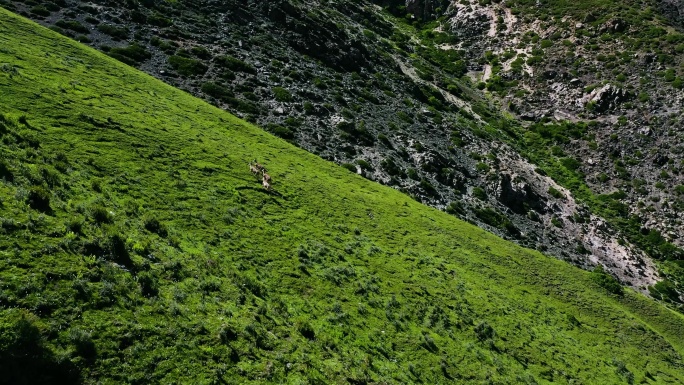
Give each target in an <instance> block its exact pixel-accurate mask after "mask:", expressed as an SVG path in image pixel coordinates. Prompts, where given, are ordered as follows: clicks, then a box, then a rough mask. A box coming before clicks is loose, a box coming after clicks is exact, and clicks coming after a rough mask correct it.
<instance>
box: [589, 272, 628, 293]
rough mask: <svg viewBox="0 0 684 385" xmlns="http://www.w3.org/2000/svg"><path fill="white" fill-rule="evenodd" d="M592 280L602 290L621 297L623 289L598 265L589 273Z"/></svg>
mask: <svg viewBox="0 0 684 385" xmlns="http://www.w3.org/2000/svg"><path fill="white" fill-rule="evenodd" d="M591 277H592V279H593V280H594V281H595V282H596V283H598V284H599V286H601V287H602V288H604V289H606V290H607V291H608V292H609V293H611V294H616V295H620V296H621V295H623V294H624V292H623V287H622V285H621V284H620V282H618V280H617V279H615V278H614V277H613V276H612V275H610V274H608V273H607V272H606V271H605V270H604V269H603V266H601V265H598V266H596V268H594V270H593V271H592V272H591Z"/></svg>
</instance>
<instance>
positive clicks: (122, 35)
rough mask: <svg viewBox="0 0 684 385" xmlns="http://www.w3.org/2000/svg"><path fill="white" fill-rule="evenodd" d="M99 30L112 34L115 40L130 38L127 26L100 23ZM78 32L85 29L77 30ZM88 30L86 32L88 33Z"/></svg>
mask: <svg viewBox="0 0 684 385" xmlns="http://www.w3.org/2000/svg"><path fill="white" fill-rule="evenodd" d="M97 30H98V31H100V32H102V33H104V34H106V35H109V36H111V37H112V38H113V39H114V40H125V39H128V35H129V32H128V29H127V28H122V27H116V26H113V25H109V24H100V25H98V26H97ZM77 32H83V31H77ZM86 32H87V30H86V31H85V32H84V33H86Z"/></svg>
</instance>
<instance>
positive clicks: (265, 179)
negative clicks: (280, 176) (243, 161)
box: [249, 159, 271, 190]
mask: <svg viewBox="0 0 684 385" xmlns="http://www.w3.org/2000/svg"><path fill="white" fill-rule="evenodd" d="M249 171H251V172H252V174H254V175H255V176H257V177H259V176H261V185H262V186H264V188H265V189H266V190H270V189H271V183H270V182H271V176H270V175H268V173H267V172H266V167H264V166H263V165H261V164H259V162H257V161H256V159H255V160H254V161H253V162H249Z"/></svg>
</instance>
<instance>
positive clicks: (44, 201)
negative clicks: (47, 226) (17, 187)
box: [27, 186, 52, 213]
mask: <svg viewBox="0 0 684 385" xmlns="http://www.w3.org/2000/svg"><path fill="white" fill-rule="evenodd" d="M27 203H28V205H29V206H30V207H31V208H32V209H34V210H38V211H41V212H44V213H49V212H51V211H52V209H51V208H50V191H48V190H47V189H46V188H45V187H43V186H33V187H31V189H30V190H29V193H28V201H27Z"/></svg>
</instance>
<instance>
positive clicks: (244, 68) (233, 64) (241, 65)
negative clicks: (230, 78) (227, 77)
mask: <svg viewBox="0 0 684 385" xmlns="http://www.w3.org/2000/svg"><path fill="white" fill-rule="evenodd" d="M214 63H216V64H217V65H219V66H221V67H223V68H227V69H229V70H232V71H235V72H245V73H249V74H256V68H254V67H252V66H251V65H249V64H247V63H245V62H244V61H242V60H240V59H237V58H234V57H232V56H227V55H226V56H217V57H216V58H215V59H214Z"/></svg>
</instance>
